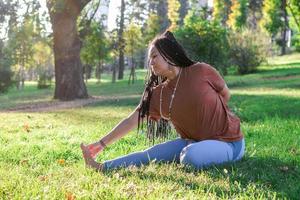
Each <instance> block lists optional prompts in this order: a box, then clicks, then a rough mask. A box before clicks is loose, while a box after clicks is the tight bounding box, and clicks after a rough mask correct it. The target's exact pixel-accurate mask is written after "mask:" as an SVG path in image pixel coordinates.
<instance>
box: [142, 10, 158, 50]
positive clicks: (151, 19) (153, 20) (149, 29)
mask: <svg viewBox="0 0 300 200" xmlns="http://www.w3.org/2000/svg"><path fill="white" fill-rule="evenodd" d="M159 20H160V19H159V16H158V15H157V14H155V13H150V14H149V16H148V19H147V22H146V29H145V32H144V35H145V37H144V38H145V44H148V43H149V42H150V41H151V40H152V39H153V38H154V37H155V36H156V35H157V34H158V33H159V31H160V24H159Z"/></svg>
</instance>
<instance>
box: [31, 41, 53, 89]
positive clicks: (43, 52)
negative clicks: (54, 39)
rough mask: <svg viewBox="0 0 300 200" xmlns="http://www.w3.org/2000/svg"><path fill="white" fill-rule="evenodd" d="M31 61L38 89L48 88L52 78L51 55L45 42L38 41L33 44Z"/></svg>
mask: <svg viewBox="0 0 300 200" xmlns="http://www.w3.org/2000/svg"><path fill="white" fill-rule="evenodd" d="M33 48H34V55H33V60H34V63H35V70H36V71H37V74H38V85H37V87H38V88H39V89H44V88H49V87H50V86H51V81H52V78H53V76H54V66H53V59H54V58H53V54H52V50H51V48H50V47H49V45H48V44H47V43H46V41H43V40H40V41H38V42H36V43H35V44H34V47H33Z"/></svg>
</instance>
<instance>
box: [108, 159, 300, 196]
mask: <svg viewBox="0 0 300 200" xmlns="http://www.w3.org/2000/svg"><path fill="white" fill-rule="evenodd" d="M158 165H161V166H163V165H166V164H158ZM174 169H175V170H182V173H180V176H178V173H174V175H173V174H171V175H163V173H159V175H158V174H157V173H155V172H152V171H147V170H143V169H138V170H134V171H131V170H126V169H125V170H120V169H119V170H113V171H108V172H104V174H105V175H106V176H113V174H114V172H116V171H118V173H119V174H121V176H122V177H124V178H129V177H134V178H136V177H137V178H139V179H141V180H148V181H149V182H152V181H153V182H154V181H159V182H161V183H168V182H169V183H171V184H179V185H181V186H182V187H184V188H185V189H187V190H195V191H197V190H203V191H204V192H206V193H210V192H213V193H215V195H217V196H218V197H224V196H225V197H226V196H228V197H231V196H235V194H244V195H245V197H246V196H251V197H261V195H262V194H261V192H264V195H265V197H268V196H267V195H270V193H269V191H273V192H276V193H277V196H276V198H288V199H297V198H299V196H298V195H299V194H300V182H299V180H300V169H299V166H297V164H296V161H289V162H287V161H281V160H279V159H278V158H274V157H266V158H265V157H245V158H243V159H242V161H240V162H238V163H236V164H226V165H221V166H218V167H210V168H208V169H203V170H200V172H204V173H205V174H207V176H208V178H210V179H212V182H217V181H221V182H222V180H224V181H227V180H229V184H230V185H229V188H228V187H226V186H223V185H222V184H220V182H219V183H218V184H210V183H209V182H208V183H207V181H205V183H203V182H200V181H195V180H191V178H186V176H185V175H184V174H185V173H187V174H191V173H192V176H197V175H198V173H199V170H194V169H192V168H183V169H182V168H180V169H176V168H174ZM224 169H228V172H227V173H225V172H224ZM167 174H169V173H167ZM225 179H226V180H225ZM253 187H254V188H253Z"/></svg>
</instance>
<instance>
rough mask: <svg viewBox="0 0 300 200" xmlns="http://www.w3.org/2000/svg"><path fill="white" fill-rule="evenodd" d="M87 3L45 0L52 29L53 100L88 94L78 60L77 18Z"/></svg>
mask: <svg viewBox="0 0 300 200" xmlns="http://www.w3.org/2000/svg"><path fill="white" fill-rule="evenodd" d="M89 2H90V0H72V1H71V0H47V7H48V11H49V14H50V20H51V24H52V29H53V41H54V42H53V49H54V59H55V93H54V98H56V99H60V100H72V99H76V98H86V97H88V94H87V89H86V86H85V83H84V79H83V67H82V64H81V61H80V48H81V42H80V39H79V37H78V30H77V19H78V16H79V15H80V13H81V11H82V9H83V8H84V7H85V6H86V5H87V4H88V3H89Z"/></svg>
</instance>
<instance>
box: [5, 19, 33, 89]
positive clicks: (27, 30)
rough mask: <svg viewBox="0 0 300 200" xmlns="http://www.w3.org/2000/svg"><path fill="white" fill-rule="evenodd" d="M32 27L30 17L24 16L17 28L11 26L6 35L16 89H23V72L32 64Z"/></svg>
mask: <svg viewBox="0 0 300 200" xmlns="http://www.w3.org/2000/svg"><path fill="white" fill-rule="evenodd" d="M34 37H35V33H34V26H33V21H32V17H31V16H29V15H26V16H25V17H24V20H23V22H22V23H21V24H20V25H19V26H18V25H16V26H11V27H10V30H9V33H8V38H9V40H8V49H9V50H8V51H9V54H10V58H11V59H12V66H13V67H14V71H15V79H16V84H17V89H24V84H25V72H26V69H29V68H30V66H31V65H32V62H33V53H34V50H33V43H34Z"/></svg>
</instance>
